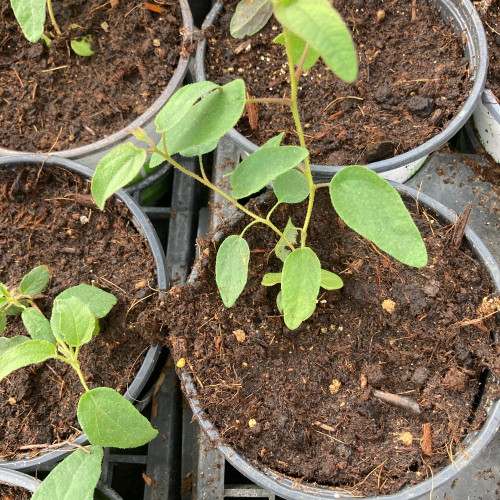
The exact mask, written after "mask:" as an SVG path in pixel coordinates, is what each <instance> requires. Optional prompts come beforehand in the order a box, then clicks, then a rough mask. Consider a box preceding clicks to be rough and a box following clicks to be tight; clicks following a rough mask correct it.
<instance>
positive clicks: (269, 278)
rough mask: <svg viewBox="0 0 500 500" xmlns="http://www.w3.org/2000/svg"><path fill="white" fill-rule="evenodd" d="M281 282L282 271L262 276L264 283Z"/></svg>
mask: <svg viewBox="0 0 500 500" xmlns="http://www.w3.org/2000/svg"><path fill="white" fill-rule="evenodd" d="M278 283H281V273H266V274H264V276H263V277H262V283H261V284H262V285H264V286H273V285H277V284H278Z"/></svg>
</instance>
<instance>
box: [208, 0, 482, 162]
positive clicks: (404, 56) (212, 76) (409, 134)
mask: <svg viewBox="0 0 500 500" xmlns="http://www.w3.org/2000/svg"><path fill="white" fill-rule="evenodd" d="M223 3H224V5H225V11H224V13H223V14H222V16H221V18H220V21H217V22H216V24H215V26H214V27H212V28H210V29H208V30H207V32H206V37H207V57H206V64H205V71H206V73H207V79H209V80H213V81H215V82H217V83H221V84H222V83H227V82H229V81H231V80H233V79H235V78H243V79H244V80H245V83H246V85H247V90H248V92H249V94H250V95H251V96H252V97H283V96H285V95H287V96H288V97H289V95H290V89H289V83H287V78H288V65H287V64H286V56H285V52H284V48H283V47H282V46H281V45H278V44H275V43H273V39H274V38H275V37H276V36H277V35H278V34H279V33H280V28H279V25H278V23H277V21H276V20H275V19H274V18H271V20H270V21H269V22H268V24H267V25H266V27H265V28H264V29H263V30H262V31H261V32H259V33H257V34H255V35H253V36H252V37H248V38H245V39H244V40H243V41H242V40H240V39H238V40H236V39H233V38H231V36H230V35H229V23H230V20H231V17H232V14H233V11H234V6H235V4H236V0H225V1H224V2H223ZM335 7H336V8H337V9H338V10H339V11H340V13H341V14H342V16H343V18H344V19H345V21H346V23H347V25H348V26H349V28H350V30H351V32H352V34H353V37H354V41H355V45H356V47H357V51H358V59H359V68H360V70H359V75H358V78H357V80H356V82H355V83H353V84H346V83H344V82H342V81H340V80H339V79H337V78H336V77H335V76H334V75H333V73H332V72H331V71H330V70H329V69H328V68H326V67H325V66H324V64H323V63H317V64H316V65H315V66H314V67H313V68H312V69H311V70H309V71H308V72H307V73H306V74H305V75H304V76H303V77H302V78H301V80H300V81H299V110H300V115H301V120H302V124H303V127H304V133H305V138H306V143H307V146H308V148H309V150H310V153H311V159H312V161H313V162H314V163H317V164H321V165H348V164H354V163H361V164H366V163H372V162H375V161H379V160H383V159H387V158H391V157H393V156H394V155H397V154H401V153H405V152H407V151H410V150H411V149H413V148H415V147H417V146H419V145H421V144H423V143H424V142H425V141H427V140H429V139H430V138H431V137H433V136H435V135H437V134H438V133H439V132H440V131H441V130H443V129H444V128H445V127H446V125H447V124H448V123H449V122H450V120H451V119H452V118H453V117H455V116H456V114H457V112H458V111H459V109H460V108H461V107H462V105H463V103H464V102H465V100H466V99H467V97H468V95H469V93H470V89H471V88H472V82H471V80H470V79H469V68H468V61H467V59H466V58H465V56H464V51H463V48H462V45H461V43H460V38H459V37H458V36H457V35H455V34H453V33H452V32H451V30H450V28H449V27H448V26H446V25H445V23H444V21H443V20H442V19H441V17H440V16H439V14H438V13H437V10H436V9H435V8H434V7H432V6H430V5H429V2H428V1H421V2H417V7H416V19H415V20H413V21H412V7H411V3H410V2H390V3H389V2H383V1H382V0H368V1H366V0H355V1H351V0H339V1H335ZM379 10H384V12H385V17H384V18H383V20H382V21H378V20H377V12H378V11H379ZM247 41H249V42H250V43H249V44H247V43H246V42H247ZM242 43H244V44H245V47H246V48H245V49H243V50H240V48H241V47H240V48H238V47H239V46H241V44H242ZM254 119H255V118H254ZM256 121H257V127H256V128H252V127H251V126H250V124H249V120H248V117H244V118H243V119H242V120H240V122H239V124H238V130H239V131H240V132H241V133H242V134H243V135H244V136H245V137H247V138H248V139H250V140H251V141H253V142H255V143H257V144H259V145H260V144H263V143H264V142H265V141H266V140H268V139H269V138H271V137H273V136H275V135H277V134H278V133H280V132H282V131H285V132H286V135H285V140H284V142H285V143H288V144H297V143H298V139H297V135H296V132H295V131H294V130H295V127H294V125H293V119H292V116H291V113H289V111H288V108H286V107H284V106H283V107H281V108H280V107H278V106H277V105H275V104H273V105H271V104H269V105H265V104H260V105H259V106H258V116H257V118H256Z"/></svg>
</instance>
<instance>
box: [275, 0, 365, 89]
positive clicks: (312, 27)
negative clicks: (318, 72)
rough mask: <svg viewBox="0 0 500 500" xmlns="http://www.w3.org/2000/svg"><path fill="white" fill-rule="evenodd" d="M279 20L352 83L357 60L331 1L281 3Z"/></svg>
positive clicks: (277, 8)
mask: <svg viewBox="0 0 500 500" xmlns="http://www.w3.org/2000/svg"><path fill="white" fill-rule="evenodd" d="M274 14H275V16H276V18H277V19H278V21H279V22H280V23H281V24H282V25H283V26H285V27H286V28H288V29H289V30H290V31H291V32H292V33H294V34H295V35H296V36H298V37H299V38H302V40H305V41H306V42H309V45H310V46H311V48H312V49H313V50H315V51H316V52H317V53H318V54H319V55H320V56H321V57H322V58H323V61H325V63H326V65H327V66H328V67H329V68H330V69H331V70H332V71H333V72H334V73H335V74H336V75H337V76H338V77H339V78H341V79H342V80H344V81H346V82H349V83H351V82H353V81H354V80H355V79H356V76H357V74H358V59H357V56H356V50H355V48H354V43H353V41H352V38H351V33H350V32H349V29H348V28H347V26H346V25H345V24H344V21H343V20H342V18H341V17H340V14H339V13H338V12H337V11H336V10H335V9H334V8H333V7H332V6H331V5H330V2H329V1H328V0H314V2H311V1H310V0H282V1H280V2H278V3H277V4H276V5H275V10H274Z"/></svg>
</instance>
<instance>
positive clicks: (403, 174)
mask: <svg viewBox="0 0 500 500" xmlns="http://www.w3.org/2000/svg"><path fill="white" fill-rule="evenodd" d="M431 3H432V4H434V5H435V6H436V8H437V9H438V11H439V13H440V15H441V16H442V17H443V19H445V21H446V23H447V24H450V26H451V28H452V29H453V31H455V32H456V33H458V34H460V35H461V36H462V35H463V37H464V39H465V41H466V44H465V54H466V57H467V58H468V60H469V67H470V68H471V70H472V75H473V78H474V85H473V87H472V90H471V93H470V95H469V97H468V98H467V100H466V101H465V103H464V105H463V106H462V108H461V109H460V111H459V112H458V113H457V115H456V116H455V117H454V118H453V119H452V120H451V121H450V123H449V124H448V125H447V127H446V128H445V129H444V130H442V131H441V132H440V133H439V134H437V135H435V136H434V137H432V138H431V139H429V140H428V141H426V142H425V143H423V144H421V145H420V146H418V147H417V148H415V149H412V150H411V151H408V152H406V153H403V154H400V155H397V156H394V157H393V158H389V159H387V160H381V161H377V162H373V163H369V164H367V165H365V166H366V167H368V168H370V169H371V170H373V171H374V172H376V173H377V174H379V175H381V176H382V177H384V178H386V179H389V180H392V181H395V182H405V181H406V180H407V179H409V178H410V177H411V176H412V175H413V174H414V173H415V172H416V171H417V170H418V169H419V168H420V167H421V166H422V165H423V163H424V162H425V160H426V158H427V156H428V155H429V154H430V153H432V152H433V151H435V150H436V149H438V148H439V147H440V146H442V145H443V144H444V143H445V142H447V141H448V140H449V139H451V138H452V137H453V136H454V135H455V134H456V133H457V132H458V131H459V130H460V129H461V128H462V126H463V125H464V124H465V122H466V121H467V119H468V118H469V117H470V116H471V115H472V113H473V111H474V109H475V108H476V106H477V104H478V103H479V101H480V99H481V94H482V92H483V89H484V84H485V81H486V71H487V66H488V55H487V49H486V46H487V44H486V35H485V33H484V29H483V25H482V23H481V20H480V18H479V15H478V13H477V12H476V10H475V8H474V7H473V5H472V3H471V2H470V1H469V0H432V2H431ZM222 8H223V6H222V4H221V3H220V2H216V3H215V4H214V6H213V8H212V10H211V11H210V13H209V14H208V16H207V18H206V19H205V22H204V23H203V26H202V29H207V28H208V27H209V26H211V25H212V24H213V23H214V22H215V20H216V19H217V17H218V15H219V14H220V12H221V11H222ZM205 51H206V39H205V38H203V39H201V40H200V42H199V43H198V47H197V50H196V59H195V78H196V81H203V80H206V73H205ZM227 136H228V137H229V138H230V139H231V140H233V141H234V142H235V143H236V144H237V145H238V146H239V147H240V148H241V149H242V150H243V151H245V152H246V153H252V152H253V151H255V150H256V149H257V148H258V146H259V145H257V144H255V143H253V142H251V141H249V140H248V139H247V138H246V137H244V136H243V135H242V134H240V133H239V132H238V131H237V130H236V129H231V130H230V131H229V132H228V133H227ZM341 168H342V166H323V165H312V170H313V172H314V173H317V174H325V175H328V174H330V175H333V174H334V173H335V172H338V170H339V169H341Z"/></svg>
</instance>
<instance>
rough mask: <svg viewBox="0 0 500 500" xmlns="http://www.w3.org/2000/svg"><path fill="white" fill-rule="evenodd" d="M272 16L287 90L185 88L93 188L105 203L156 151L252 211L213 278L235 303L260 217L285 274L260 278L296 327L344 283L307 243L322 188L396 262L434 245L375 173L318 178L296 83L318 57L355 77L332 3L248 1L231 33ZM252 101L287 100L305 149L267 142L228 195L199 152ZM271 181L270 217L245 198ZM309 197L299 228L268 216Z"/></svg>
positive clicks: (422, 259)
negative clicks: (261, 93) (193, 166)
mask: <svg viewBox="0 0 500 500" xmlns="http://www.w3.org/2000/svg"><path fill="white" fill-rule="evenodd" d="M272 13H274V16H275V17H276V19H277V20H278V22H279V23H280V24H281V26H282V28H283V32H282V33H281V34H280V35H279V36H278V37H277V38H276V39H275V42H276V43H280V44H283V45H284V46H285V51H286V58H287V61H288V67H289V74H290V76H289V78H290V91H289V92H287V94H288V95H290V97H283V98H255V99H253V98H252V99H247V98H246V95H247V94H246V89H245V83H244V81H243V80H239V79H238V80H234V81H232V82H230V83H228V84H226V85H223V86H219V85H216V84H215V83H212V82H209V81H205V82H200V83H194V84H191V85H186V86H185V87H182V88H181V89H180V90H179V91H177V93H176V94H174V95H173V96H172V98H171V99H170V101H169V102H168V103H167V104H166V105H165V106H164V108H163V109H162V110H161V111H160V112H159V114H158V116H157V118H156V130H157V132H158V133H159V134H161V140H160V142H159V143H158V144H155V143H154V142H153V141H152V140H151V139H150V138H149V137H148V136H147V135H146V134H145V132H144V131H143V130H141V129H137V130H133V131H131V133H132V134H134V135H135V137H136V138H137V139H139V140H141V141H145V142H146V143H147V144H148V146H146V147H145V148H138V147H136V146H134V145H133V144H131V143H127V144H124V145H121V146H118V147H117V148H116V149H115V150H113V151H112V152H110V153H109V154H108V155H107V156H106V157H104V158H103V159H102V160H101V161H100V162H99V165H98V166H97V169H96V172H95V174H94V177H93V179H92V193H93V195H94V199H95V200H96V203H97V205H98V206H99V207H100V208H101V209H102V208H103V207H104V203H105V201H106V199H107V198H108V197H109V196H111V194H113V193H114V192H115V191H116V190H117V189H119V188H120V187H123V186H125V185H126V184H127V183H129V182H130V181H131V180H132V179H133V178H134V176H135V175H136V174H137V172H138V171H139V169H140V168H141V166H142V165H143V163H144V162H145V161H146V157H147V154H148V153H152V157H151V164H152V165H157V164H159V163H161V162H163V161H165V160H168V161H169V162H170V163H171V164H172V165H173V166H174V167H176V168H177V169H179V170H180V171H181V172H183V173H185V174H186V175H189V176H191V177H193V178H195V179H197V180H198V181H199V182H201V183H202V184H204V185H205V186H207V187H209V188H210V189H213V190H214V191H216V192H218V193H219V194H220V195H221V196H223V197H224V198H226V199H227V200H229V201H230V202H231V203H233V204H234V205H235V206H236V207H238V208H239V209H240V210H241V211H243V212H244V213H245V214H247V215H248V216H249V217H250V218H251V222H250V223H249V224H248V226H247V227H245V228H244V230H243V231H242V232H241V234H239V235H232V236H229V237H227V238H226V239H225V240H224V241H223V242H222V244H221V245H220V247H219V249H218V253H217V259H216V282H217V285H218V288H219V291H220V295H221V297H222V300H223V302H224V304H225V305H226V306H227V307H231V306H233V305H234V303H235V302H236V300H237V299H238V297H239V295H240V294H241V292H242V290H243V289H244V287H245V284H246V282H247V274H248V262H249V259H250V249H249V246H248V244H247V242H246V241H245V239H244V235H245V233H246V231H247V230H248V229H249V228H251V227H252V226H253V225H255V224H264V225H266V226H268V227H269V228H271V229H272V230H273V231H274V232H275V233H276V235H277V236H276V238H277V244H276V248H275V253H276V255H277V256H278V258H279V259H281V260H282V262H283V267H282V271H281V272H278V273H268V274H266V275H265V276H264V277H263V280H262V284H263V285H264V286H274V285H279V286H280V288H281V289H280V292H279V294H278V298H277V307H278V309H279V310H280V311H281V312H282V313H283V316H284V322H285V324H286V326H287V327H288V328H290V329H295V328H297V327H298V326H299V325H300V324H301V323H302V322H303V321H305V320H306V319H308V318H309V317H310V316H311V315H312V314H313V312H314V310H315V308H316V302H317V298H318V294H319V291H320V288H324V289H328V290H332V289H338V288H341V287H342V286H343V283H342V279H341V278H340V276H338V275H337V274H336V273H335V272H333V271H334V270H333V269H324V268H322V267H321V263H320V261H319V259H318V257H317V255H316V254H315V253H314V251H313V250H312V249H311V248H310V247H309V246H308V245H307V235H308V226H309V222H310V220H311V214H312V211H313V206H314V200H315V194H316V191H317V190H318V189H322V188H327V189H329V192H330V198H331V202H332V205H333V207H334V208H335V210H336V212H337V213H338V215H339V216H340V217H341V218H342V219H343V220H344V222H345V223H346V224H347V225H348V226H349V227H351V228H352V229H354V230H355V231H357V232H358V233H359V234H360V235H362V236H364V237H365V238H367V239H369V240H371V241H372V242H373V243H374V244H376V245H377V246H378V247H379V248H380V249H382V250H383V251H385V252H387V253H388V254H390V255H392V256H393V257H394V258H396V259H398V260H399V261H401V262H403V263H405V264H408V265H410V266H415V267H422V266H424V265H426V263H427V252H426V249H425V245H424V242H423V240H422V237H421V236H420V233H419V231H418V229H417V227H416V226H415V224H414V222H413V220H412V218H411V216H410V214H409V212H408V210H407V209H406V207H405V205H404V203H403V201H402V200H401V197H400V196H399V194H398V193H397V191H396V190H395V189H394V188H393V187H392V186H391V185H390V184H389V183H388V182H387V181H385V180H383V179H382V178H380V177H379V176H378V175H376V174H375V173H374V172H372V171H371V170H369V169H367V168H365V167H362V166H359V165H353V166H349V167H345V168H343V169H342V170H341V171H340V172H339V173H338V174H336V175H335V176H334V177H333V179H332V180H331V182H329V183H326V184H314V182H313V176H312V172H311V167H310V162H309V152H308V150H307V147H306V142H305V136H304V131H303V127H302V124H301V121H300V115H299V106H298V98H297V90H298V82H299V79H300V76H301V74H302V72H303V70H304V69H305V68H309V67H311V66H312V65H313V64H315V63H316V61H317V60H318V59H319V58H320V57H321V58H322V59H323V61H324V62H325V64H326V65H327V66H328V67H329V68H330V69H331V70H332V71H333V72H334V73H335V74H336V75H337V76H338V77H339V78H341V79H342V80H344V81H346V82H353V81H354V80H355V79H356V76H357V71H358V67H357V56H356V51H355V48H354V44H353V41H352V38H351V35H350V33H349V30H348V28H347V26H346V25H345V24H344V22H343V20H342V18H341V17H340V15H339V13H338V12H337V11H336V10H335V9H334V8H333V7H332V6H331V5H330V2H329V1H328V0H314V2H312V1H310V0H252V1H245V0H243V1H242V2H241V3H240V4H239V5H238V8H237V9H236V12H235V14H234V18H233V22H232V23H231V30H232V31H233V33H235V34H236V35H238V36H245V35H246V34H249V33H253V32H255V31H257V30H258V29H260V28H261V27H262V26H263V24H265V21H267V19H268V18H269V16H270V15H271V14H272ZM247 103H271V104H272V103H276V104H278V105H280V106H281V107H283V106H285V107H288V108H289V110H290V112H291V113H292V116H293V119H294V123H295V127H296V133H297V136H298V138H299V146H283V145H281V141H282V138H283V134H280V135H278V136H277V137H274V138H272V139H270V140H269V141H267V142H266V143H265V144H264V145H263V146H261V147H260V148H259V149H257V150H256V151H255V152H254V153H252V154H251V155H249V156H247V157H246V158H245V159H244V160H243V161H242V162H241V163H240V164H239V165H237V166H236V168H235V169H234V171H233V172H232V174H231V176H230V184H231V188H232V190H231V194H226V193H225V192H223V191H222V190H221V189H220V188H218V187H217V186H216V185H214V184H213V183H212V182H211V181H210V179H208V177H207V175H206V173H205V170H204V168H203V162H202V159H201V155H203V154H205V153H208V152H210V151H212V150H213V149H215V147H216V146H217V143H218V141H219V139H220V138H221V137H222V136H223V135H225V134H226V133H227V132H228V131H229V130H230V129H231V128H232V127H234V125H236V123H237V122H238V120H239V119H240V117H241V115H242V114H243V111H244V108H245V105H246V104H247ZM176 153H180V154H181V155H182V156H199V157H200V171H201V174H200V175H198V174H195V173H193V172H190V171H189V170H187V169H185V168H184V167H183V166H182V165H181V164H180V163H179V162H177V161H176V160H175V159H174V158H173V155H175V154H176ZM269 183H273V189H274V192H275V194H276V198H277V202H276V204H275V205H274V206H273V207H272V208H271V209H270V211H269V213H268V214H267V215H266V216H265V217H264V216H260V215H258V214H256V213H254V212H252V211H251V210H249V209H248V208H246V207H245V206H243V205H242V204H241V203H240V202H239V201H238V200H239V199H241V198H246V197H248V196H251V195H254V194H256V193H258V192H259V191H260V190H261V189H263V188H264V187H266V186H267V185H268V184H269ZM304 200H307V211H306V215H305V217H304V220H303V222H302V224H301V225H299V226H298V227H295V226H294V225H293V224H292V222H291V220H289V221H288V223H287V225H286V227H284V228H279V227H276V226H275V225H274V224H273V222H272V220H271V216H272V213H273V212H274V210H275V209H276V207H277V206H278V205H279V204H281V203H288V204H292V206H293V204H294V203H299V202H302V201H304ZM292 211H293V209H292Z"/></svg>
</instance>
